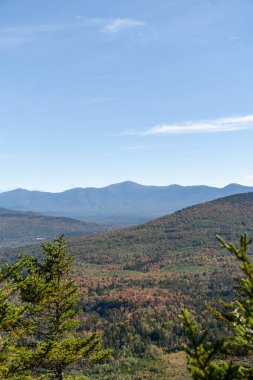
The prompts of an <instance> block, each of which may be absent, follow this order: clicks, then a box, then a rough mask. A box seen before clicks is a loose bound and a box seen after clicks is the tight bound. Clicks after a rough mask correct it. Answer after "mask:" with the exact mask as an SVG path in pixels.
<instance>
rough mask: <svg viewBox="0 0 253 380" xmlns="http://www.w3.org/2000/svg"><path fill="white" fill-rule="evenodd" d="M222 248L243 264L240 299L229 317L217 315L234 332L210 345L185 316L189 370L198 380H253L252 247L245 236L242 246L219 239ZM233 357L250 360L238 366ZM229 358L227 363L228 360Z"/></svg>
mask: <svg viewBox="0 0 253 380" xmlns="http://www.w3.org/2000/svg"><path fill="white" fill-rule="evenodd" d="M217 238H218V240H219V241H220V243H221V246H222V248H225V249H226V250H227V251H228V252H229V253H231V254H232V255H234V256H235V257H236V258H237V259H238V260H239V261H240V263H241V265H240V269H241V271H242V273H243V277H242V278H241V279H240V280H239V283H240V285H239V287H238V288H237V290H239V292H238V299H237V300H236V301H235V302H233V303H231V304H230V305H227V308H228V309H229V313H228V314H224V313H220V312H218V311H216V310H215V311H214V313H215V314H216V316H217V317H218V318H219V319H220V320H223V321H224V322H225V323H226V324H228V325H229V326H230V328H231V327H232V328H233V335H232V337H229V338H227V340H219V341H216V342H214V343H213V342H208V341H207V339H206V337H207V332H204V333H200V332H199V330H198V327H197V325H196V322H195V321H194V320H193V318H192V317H191V316H190V314H189V313H188V311H187V310H183V312H182V317H181V319H182V322H183V326H184V329H185V332H186V335H187V336H188V339H189V345H188V346H186V352H187V354H188V365H189V370H190V372H191V374H192V376H193V378H194V379H196V380H225V379H228V380H230V379H231V380H242V379H243V380H250V379H253V262H252V260H251V259H250V257H249V254H248V246H249V245H250V244H251V243H252V241H251V240H250V239H248V238H247V236H246V235H245V234H244V235H242V236H241V240H240V246H239V247H238V248H236V247H235V245H234V244H231V243H227V242H225V241H224V240H223V239H222V238H221V237H220V236H217ZM231 347H234V350H232V353H235V352H237V353H238V352H243V353H244V354H246V355H247V356H248V362H247V363H246V364H238V365H236V364H234V363H233V358H232V357H231V356H230V355H231ZM224 357H225V359H224Z"/></svg>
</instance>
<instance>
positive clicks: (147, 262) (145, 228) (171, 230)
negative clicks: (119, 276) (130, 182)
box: [71, 193, 253, 271]
mask: <svg viewBox="0 0 253 380" xmlns="http://www.w3.org/2000/svg"><path fill="white" fill-rule="evenodd" d="M243 232H248V233H250V234H253V193H246V194H237V195H232V196H229V197H225V198H220V199H218V200H214V201H211V202H207V203H204V204H200V205H196V206H192V207H188V208H185V209H183V210H180V211H177V212H176V213H174V214H172V215H167V216H164V217H162V218H160V219H157V220H154V221H151V222H148V223H146V224H143V225H139V226H136V227H130V228H127V229H124V230H120V231H116V232H111V233H107V234H102V235H101V234H100V235H97V236H94V237H88V238H85V239H75V240H72V241H71V247H72V249H73V251H75V252H80V259H82V260H87V261H90V262H96V263H97V264H101V265H104V264H105V263H106V262H108V263H109V262H111V263H114V264H115V265H116V264H117V265H118V267H119V268H121V269H130V268H131V269H132V270H138V271H140V270H144V271H148V270H151V269H152V266H153V265H155V266H156V267H159V268H164V267H165V266H167V265H170V264H171V265H179V264H180V265H181V264H182V263H183V262H184V260H185V259H186V258H187V260H188V262H189V261H192V262H194V260H198V261H201V260H202V263H203V262H204V260H205V259H208V258H207V257H206V255H203V252H204V251H212V252H213V251H214V250H216V249H217V246H218V244H217V242H216V239H215V236H216V235H217V234H220V235H222V236H224V237H225V238H226V239H228V240H234V239H237V238H238V237H239V236H240V234H241V233H243Z"/></svg>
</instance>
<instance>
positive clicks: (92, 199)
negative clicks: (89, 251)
mask: <svg viewBox="0 0 253 380" xmlns="http://www.w3.org/2000/svg"><path fill="white" fill-rule="evenodd" d="M249 191H253V188H251V187H246V186H241V185H237V184H230V185H228V186H226V187H224V188H216V187H208V186H179V185H170V186H144V185H139V184H137V183H134V182H130V181H127V182H123V183H119V184H114V185H110V186H106V187H104V188H76V189H71V190H67V191H64V192H62V193H49V192H39V191H28V190H24V189H16V190H13V191H8V192H4V193H0V207H6V208H11V209H15V210H19V211H27V210H29V211H35V212H39V213H46V214H49V215H54V216H67V217H72V218H77V219H81V220H85V221H87V220H88V221H92V222H96V223H107V224H112V223H113V224H116V225H133V224H140V223H143V222H145V221H148V220H152V219H155V218H158V217H160V216H163V215H166V214H171V213H173V212H175V211H177V210H179V209H182V208H184V207H187V206H191V205H194V204H198V203H202V202H207V201H210V200H214V199H217V198H220V197H224V196H229V195H232V194H236V193H246V192H249Z"/></svg>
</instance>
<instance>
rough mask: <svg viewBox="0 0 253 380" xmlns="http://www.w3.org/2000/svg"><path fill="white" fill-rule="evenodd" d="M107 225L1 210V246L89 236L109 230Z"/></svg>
mask: <svg viewBox="0 0 253 380" xmlns="http://www.w3.org/2000/svg"><path fill="white" fill-rule="evenodd" d="M108 229H109V227H108V226H105V225H98V224H94V223H86V222H82V221H79V220H75V219H71V218H64V217H53V216H46V215H40V214H36V213H32V212H30V213H25V212H18V211H14V210H8V209H3V208H1V209H0V246H22V245H26V244H31V243H38V241H44V240H51V239H53V238H55V237H57V236H59V235H62V234H65V235H66V237H73V236H87V235H91V234H94V233H98V232H101V231H105V230H108Z"/></svg>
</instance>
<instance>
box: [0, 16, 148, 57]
mask: <svg viewBox="0 0 253 380" xmlns="http://www.w3.org/2000/svg"><path fill="white" fill-rule="evenodd" d="M144 25H146V24H145V23H144V22H143V21H139V20H134V19H127V18H86V17H82V16H76V20H75V21H73V22H69V23H53V24H38V25H13V26H7V27H0V49H3V48H8V47H15V46H17V45H20V44H23V43H25V42H28V41H30V40H34V37H35V36H38V35H42V34H52V33H65V32H71V31H78V30H81V29H86V28H92V27H94V28H96V29H97V30H99V31H101V32H103V33H104V32H105V33H110V34H117V33H119V32H121V31H123V30H131V29H135V28H138V27H142V26H144Z"/></svg>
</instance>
